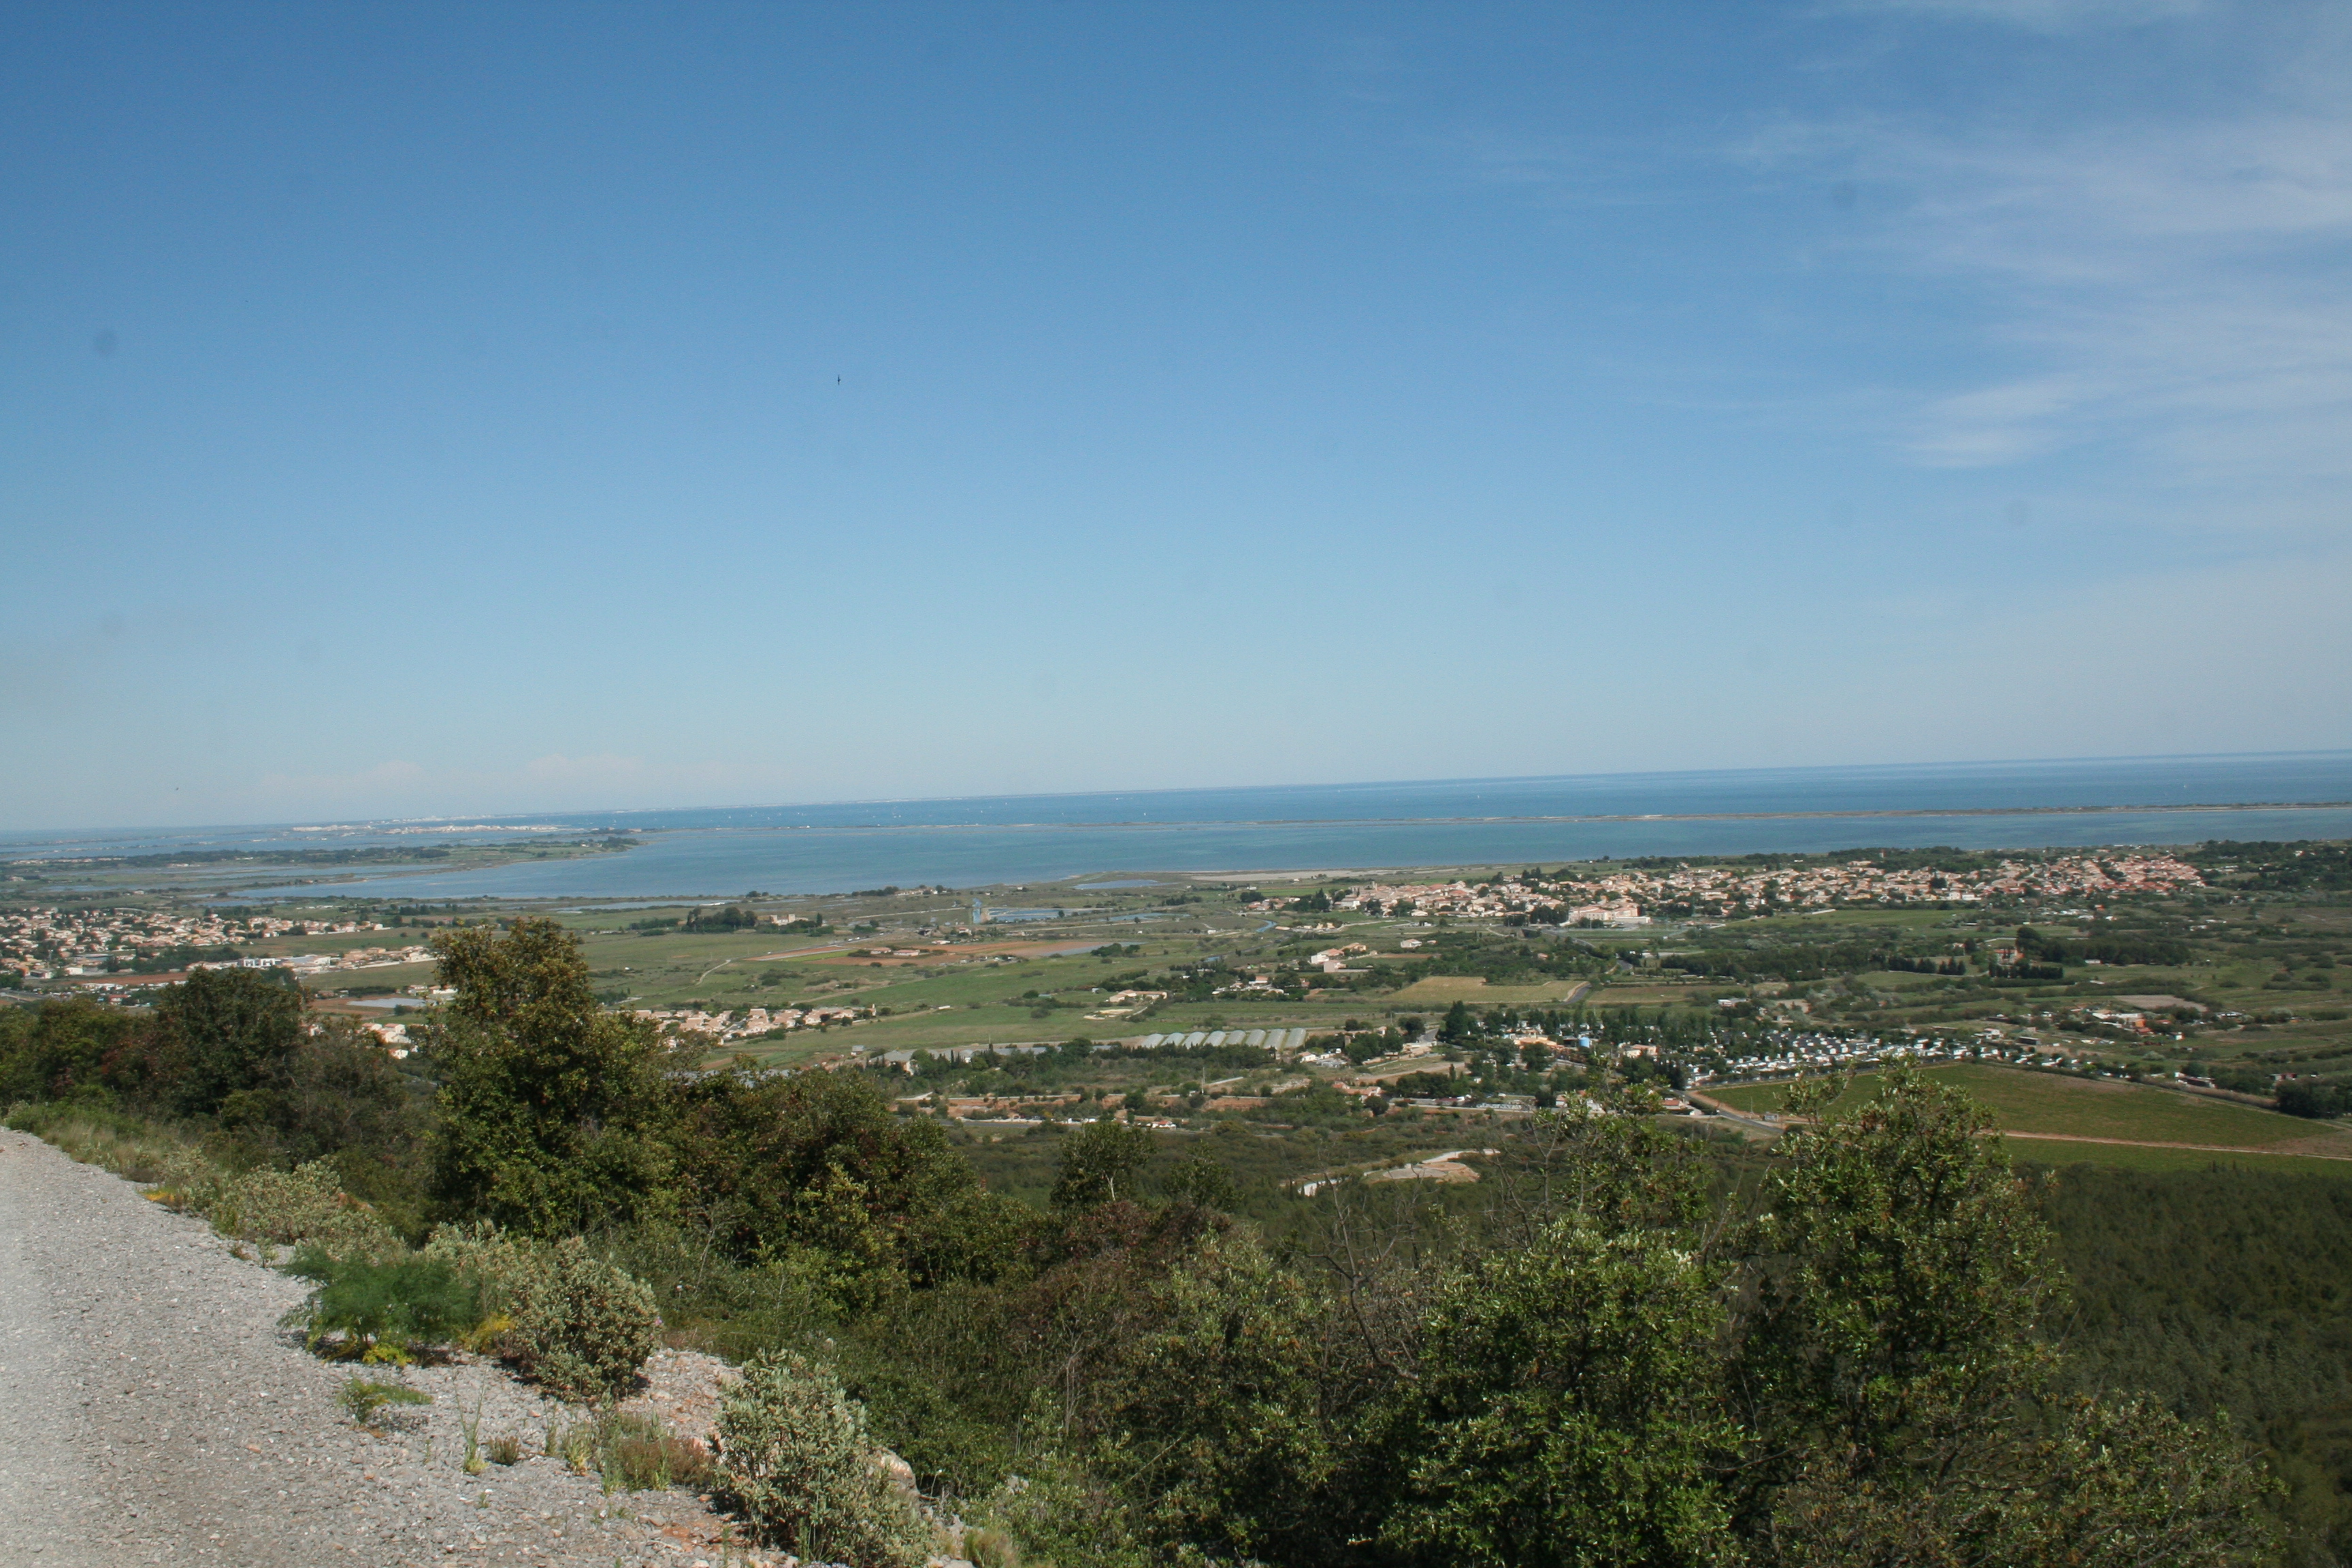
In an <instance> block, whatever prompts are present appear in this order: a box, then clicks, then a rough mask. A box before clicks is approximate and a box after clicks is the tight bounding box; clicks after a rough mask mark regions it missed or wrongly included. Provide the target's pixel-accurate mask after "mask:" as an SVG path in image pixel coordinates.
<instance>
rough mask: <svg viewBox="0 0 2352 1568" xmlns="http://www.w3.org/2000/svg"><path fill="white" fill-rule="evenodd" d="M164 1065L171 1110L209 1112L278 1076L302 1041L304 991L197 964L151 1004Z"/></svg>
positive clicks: (254, 974) (256, 974) (257, 975)
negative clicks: (199, 967)
mask: <svg viewBox="0 0 2352 1568" xmlns="http://www.w3.org/2000/svg"><path fill="white" fill-rule="evenodd" d="M155 1027H156V1032H157V1036H158V1045H159V1047H160V1050H159V1052H158V1056H159V1058H160V1060H161V1062H162V1063H163V1068H162V1071H163V1073H164V1074H165V1075H166V1077H167V1078H168V1079H169V1082H170V1085H171V1089H170V1092H171V1095H172V1098H173V1100H174V1102H175V1103H176V1105H177V1108H178V1109H179V1110H182V1111H184V1112H186V1113H187V1114H189V1115H194V1116H209V1115H211V1114H212V1113H213V1112H215V1111H216V1110H219V1109H220V1108H221V1105H222V1102H223V1101H225V1100H227V1099H228V1098H229V1097H230V1096H232V1095H236V1094H239V1093H244V1092H249V1091H253V1090H257V1089H268V1088H270V1087H272V1086H275V1085H276V1084H278V1083H279V1082H281V1081H282V1080H283V1079H285V1077H286V1075H287V1072H288V1069H289V1068H290V1066H291V1065H292V1062H293V1059H294V1055H295V1053H296V1052H297V1051H298V1050H299V1049H300V1048H301V1045H302V1030H303V1022H302V993H301V992H300V991H299V989H297V988H296V987H294V986H293V985H290V984H282V983H281V982H279V981H278V979H276V978H275V977H273V976H271V975H269V974H267V973H263V972H262V971H259V970H253V969H200V970H198V971H196V972H195V973H194V974H191V975H189V976H188V977H187V979H185V980H184V981H182V982H181V983H180V984H177V985H173V986H170V987H167V988H166V989H165V991H164V992H163V995H162V996H161V997H160V998H159V999H158V1000H157V1002H156V1004H155Z"/></svg>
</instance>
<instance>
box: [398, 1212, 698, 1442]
mask: <svg viewBox="0 0 2352 1568" xmlns="http://www.w3.org/2000/svg"><path fill="white" fill-rule="evenodd" d="M425 1255H426V1256H427V1257H428V1258H434V1259H436V1261H438V1262H440V1263H443V1264H445V1265H446V1266H448V1267H449V1268H452V1269H455V1270H456V1271H457V1272H459V1273H462V1274H470V1275H473V1276H474V1277H475V1278H477V1279H479V1280H481V1281H482V1285H483V1295H482V1302H481V1305H482V1309H483V1310H484V1311H485V1312H487V1313H488V1314H489V1319H488V1321H489V1322H490V1323H492V1324H499V1325H500V1326H499V1340H498V1342H497V1348H498V1350H499V1353H500V1354H502V1355H504V1356H505V1357H506V1358H507V1359H508V1360H509V1361H511V1362H513V1363H515V1364H516V1365H517V1366H519V1367H520V1368H521V1369H522V1370H523V1371H524V1372H525V1373H529V1374H530V1376H531V1377H532V1378H533V1379H534V1380H536V1381H537V1382H538V1383H540V1384H541V1385H542V1386H544V1387H546V1388H547V1389H548V1390H550V1391H551V1392H552V1393H554V1394H561V1395H562V1397H564V1398H566V1399H574V1400H583V1401H589V1402H595V1401H602V1400H606V1399H610V1398H613V1397H614V1396H615V1395H618V1394H622V1393H625V1391H626V1390H627V1389H628V1388H629V1386H630V1385H631V1384H634V1383H635V1381H636V1377H637V1373H638V1371H639V1369H641V1368H642V1367H643V1366H644V1365H645V1364H646V1357H647V1356H649V1355H651V1354H653V1352H654V1349H655V1347H656V1345H657V1344H658V1343H659V1342H660V1341H659V1335H660V1333H661V1326H662V1325H661V1314H660V1313H659V1312H657V1311H656V1310H654V1294H653V1291H652V1289H650V1288H649V1287H648V1286H647V1285H646V1283H645V1282H644V1281H643V1280H641V1279H634V1278H632V1277H631V1276H630V1275H629V1274H628V1273H626V1272H625V1271H624V1270H623V1269H621V1268H618V1267H616V1266H614V1264H612V1263H609V1262H607V1261H605V1260H604V1258H598V1257H597V1256H596V1255H595V1254H594V1253H593V1252H591V1251H590V1250H589V1249H588V1244H587V1243H586V1242H584V1241H583V1240H581V1239H580V1238H579V1237H571V1238H569V1239H567V1240H564V1241H560V1242H556V1243H554V1244H553V1245H550V1244H548V1243H546V1242H539V1241H531V1240H528V1239H526V1238H523V1237H515V1236H511V1235H509V1234H507V1233H505V1232H503V1231H500V1230H499V1228H498V1227H497V1226H490V1225H478V1226H443V1227H442V1228H441V1229H440V1230H437V1231H436V1232H435V1233H434V1235H433V1239H432V1240H431V1241H429V1242H428V1243H426V1244H425ZM501 1320H503V1323H500V1321H501Z"/></svg>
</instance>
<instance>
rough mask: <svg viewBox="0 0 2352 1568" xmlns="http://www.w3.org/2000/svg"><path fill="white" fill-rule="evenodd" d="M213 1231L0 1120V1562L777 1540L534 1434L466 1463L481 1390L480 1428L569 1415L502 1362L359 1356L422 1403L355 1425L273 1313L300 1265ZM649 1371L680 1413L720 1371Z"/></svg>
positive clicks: (323, 1374)
mask: <svg viewBox="0 0 2352 1568" xmlns="http://www.w3.org/2000/svg"><path fill="white" fill-rule="evenodd" d="M229 1248H230V1244H229V1243H228V1242H227V1241H226V1240H225V1239H223V1238H222V1237H218V1236H216V1235H215V1234H214V1232H213V1231H212V1229H211V1228H210V1227H209V1226H206V1225H205V1223H204V1222H203V1221H201V1220H199V1219H195V1218H193V1217H190V1216H187V1215H177V1214H173V1213H172V1212H170V1211H169V1210H166V1209H164V1208H163V1207H161V1206H159V1205H155V1204H152V1203H149V1202H147V1201H146V1200H145V1199H144V1198H143V1197H142V1195H141V1189H139V1188H138V1187H136V1186H133V1185H132V1184H131V1183H129V1182H126V1181H123V1180H121V1179H120V1178H118V1177H116V1176H113V1175H111V1174H110V1173H107V1172H105V1171H102V1170H100V1169H98V1168H97V1167H95V1166H89V1165H81V1164H77V1163H74V1162H73V1161H71V1160H69V1159H68V1158H67V1157H66V1156H65V1155H63V1154H62V1153H59V1152H58V1151H57V1150H55V1149H52V1148H50V1147H49V1146H48V1145H47V1144H46V1143H43V1142H40V1141H39V1140H37V1139H35V1138H32V1137H29V1136H27V1135H26V1134H24V1133H21V1132H15V1131H7V1130H5V1129H0V1393H5V1397H0V1564H5V1565H6V1568H27V1565H33V1568H42V1565H50V1564H55V1565H58V1568H120V1565H127V1564H146V1563H171V1564H183V1563H197V1564H200V1563H222V1564H228V1565H231V1568H315V1565H321V1564H368V1565H370V1568H376V1565H383V1568H400V1565H414V1564H422V1563H540V1564H546V1565H547V1568H613V1565H614V1564H615V1563H619V1564H624V1565H628V1568H637V1565H658V1568H689V1565H691V1564H694V1563H708V1564H710V1565H711V1568H719V1564H721V1563H747V1562H751V1563H757V1562H762V1561H776V1562H788V1561H789V1559H782V1558H769V1557H768V1556H767V1554H765V1553H762V1554H760V1556H758V1557H748V1556H747V1555H746V1554H745V1553H744V1552H742V1551H741V1549H740V1548H739V1547H734V1546H731V1545H730V1544H729V1543H728V1542H727V1540H726V1538H725V1536H724V1534H723V1530H724V1526H725V1522H726V1521H724V1520H723V1519H722V1518H721V1516H719V1514H718V1513H717V1512H715V1511H714V1510H712V1509H711V1508H710V1507H709V1505H708V1504H707V1503H706V1502H704V1501H703V1500H700V1499H698V1498H695V1497H691V1496H688V1495H685V1494H683V1493H678V1492H637V1493H616V1494H614V1496H612V1497H609V1498H608V1497H605V1496H604V1495H603V1493H602V1490H601V1488H600V1486H599V1484H598V1482H597V1480H596V1479H595V1478H594V1477H593V1476H577V1475H573V1474H572V1473H571V1472H570V1471H569V1470H567V1469H565V1468H563V1467H562V1465H560V1464H558V1463H556V1462H555V1461H553V1460H551V1459H548V1458H543V1457H534V1458H527V1459H525V1460H524V1462H522V1463H521V1464H519V1465H516V1466H513V1467H511V1468H508V1467H502V1466H498V1465H491V1466H489V1467H488V1468H487V1469H486V1470H485V1471H484V1472H483V1473H482V1474H481V1475H479V1476H468V1475H467V1473H466V1472H465V1470H464V1468H463V1461H464V1458H465V1434H464V1430H463V1425H464V1422H465V1421H467V1420H469V1419H476V1412H477V1411H478V1412H479V1415H478V1428H477V1430H478V1435H479V1436H480V1437H481V1438H482V1440H483V1441H485V1442H487V1441H488V1439H489V1438H490V1437H491V1436H496V1435H499V1434H501V1433H512V1434H514V1435H515V1436H519V1437H520V1438H522V1439H523V1447H524V1449H525V1451H526V1452H527V1453H530V1454H532V1455H534V1456H537V1455H539V1454H540V1453H541V1447H542V1444H543V1441H544V1435H545V1433H546V1430H547V1426H548V1422H549V1420H550V1419H551V1417H552V1418H554V1419H558V1420H568V1419H577V1418H578V1417H579V1415H580V1413H579V1412H576V1411H566V1410H564V1409H562V1407H561V1406H559V1405H555V1404H554V1403H553V1402H552V1401H550V1400H548V1399H546V1398H545V1397H544V1396H542V1395H541V1394H539V1393H538V1392H537V1391H536V1390H533V1389H531V1388H529V1387H527V1386H525V1385H523V1384H520V1383H518V1382H517V1381H516V1380H515V1379H514V1378H512V1377H511V1376H509V1374H507V1373H505V1372H503V1371H502V1370H500V1369H499V1368H498V1367H496V1366H495V1365H491V1364H488V1363H481V1362H478V1361H472V1360H467V1361H464V1362H461V1363H459V1364H456V1365H451V1366H446V1367H432V1368H416V1369H412V1370H410V1371H409V1372H408V1373H405V1374H392V1373H378V1374H374V1375H405V1377H406V1378H407V1380H408V1381H410V1382H411V1383H413V1384H415V1385H416V1386H417V1387H419V1388H421V1389H424V1390H425V1391H426V1392H429V1393H430V1394H433V1396H434V1403H433V1404H432V1405H430V1406H429V1407H426V1408H425V1409H422V1410H419V1411H416V1412H415V1415H414V1416H413V1417H412V1418H410V1419H408V1420H407V1421H406V1422H404V1426H402V1428H400V1429H396V1430H394V1431H391V1432H388V1433H384V1434H377V1433H373V1432H369V1431H365V1430H362V1429H361V1428H359V1427H356V1426H352V1424H351V1423H350V1422H349V1421H348V1420H346V1419H345V1418H344V1417H343V1415H342V1414H341V1411H340V1410H339V1409H338V1408H337V1406H336V1405H335V1402H334V1394H335V1390H336V1389H337V1387H338V1386H339V1385H340V1384H341V1383H342V1381H343V1379H344V1378H345V1377H347V1376H348V1375H350V1373H349V1371H348V1369H345V1368H341V1367H336V1366H331V1365H329V1364H327V1363H322V1362H320V1361H318V1360H317V1359H315V1358H313V1357H311V1356H310V1355H308V1354H306V1353H305V1352H303V1350H302V1349H301V1346H300V1343H299V1339H298V1338H297V1337H296V1336H294V1335H293V1334H291V1333H289V1331H286V1330H284V1329H281V1328H280V1327H279V1326H278V1320H279V1319H280V1318H281V1317H282V1316H283V1315H284V1314H285V1313H286V1311H287V1310H288V1309H289V1308H291V1307H292V1306H294V1305H295V1304H296V1303H297V1302H299V1300H301V1299H302V1296H303V1293H304V1290H305V1287H304V1285H303V1284H302V1283H301V1282H300V1281H299V1280H295V1279H289V1278H287V1277H286V1276H284V1275H282V1274H278V1273H277V1272H275V1271H273V1270H271V1269H268V1268H263V1267H261V1266H260V1265H259V1264H257V1263H254V1262H248V1261H246V1260H244V1259H241V1258H236V1257H235V1256H233V1255H232V1254H231V1252H230V1250H229ZM708 1359H709V1358H698V1360H708ZM659 1371H660V1373H661V1376H660V1377H659V1378H657V1380H656V1384H655V1386H654V1388H653V1389H650V1390H648V1391H647V1392H648V1394H653V1395H655V1396H656V1397H655V1398H654V1399H652V1400H649V1401H648V1403H652V1404H660V1403H669V1404H677V1405H681V1406H682V1407H683V1408H682V1411H681V1413H682V1414H687V1415H688V1416H689V1419H691V1418H692V1415H693V1407H694V1406H696V1405H699V1404H701V1403H702V1401H704V1400H707V1399H708V1398H709V1391H712V1390H715V1385H716V1383H717V1377H716V1374H715V1372H714V1370H713V1369H712V1368H710V1367H705V1366H702V1365H700V1364H698V1362H688V1363H679V1364H673V1363H667V1362H666V1363H664V1364H663V1365H662V1366H661V1368H660V1369H659ZM664 1396H667V1397H664Z"/></svg>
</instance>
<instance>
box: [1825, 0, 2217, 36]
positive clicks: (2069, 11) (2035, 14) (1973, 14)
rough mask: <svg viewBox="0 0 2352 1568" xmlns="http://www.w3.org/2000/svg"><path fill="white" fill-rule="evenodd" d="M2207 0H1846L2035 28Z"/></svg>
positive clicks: (2087, 23) (2072, 26) (2117, 20)
mask: <svg viewBox="0 0 2352 1568" xmlns="http://www.w3.org/2000/svg"><path fill="white" fill-rule="evenodd" d="M2204 8H2205V6H2204V4H2203V0H1846V3H1845V4H1843V5H1838V6H1837V7H1836V9H1838V10H1841V11H1878V12H1895V13H1897V14H1901V15H1906V16H1934V17H1938V18H1942V19H1945V20H1948V21H1956V22H1991V23H1997V24H2000V25H2002V26H2011V27H2022V28H2025V29H2026V30H2028V31H2029V32H2035V33H2077V32H2084V31H2087V30H2089V29H2091V28H2094V27H2116V26H2146V25H2147V24H2148V23H2151V22H2168V21H2173V20H2176V19H2178V18H2179V17H2182V16H2193V15H2195V14H2196V13H2197V12H2199V11H2201V10H2203V9H2204Z"/></svg>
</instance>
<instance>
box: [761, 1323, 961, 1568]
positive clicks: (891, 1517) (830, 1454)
mask: <svg viewBox="0 0 2352 1568" xmlns="http://www.w3.org/2000/svg"><path fill="white" fill-rule="evenodd" d="M719 1484H720V1486H721V1488H722V1489H723V1490H724V1491H725V1492H726V1493H727V1495H728V1496H729V1497H730V1498H731V1499H732V1500H733V1501H734V1503H735V1506H736V1507H738V1508H739V1509H740V1510H742V1512H743V1514H744V1516H745V1517H746V1518H747V1519H749V1520H750V1521H751V1527H752V1529H753V1530H754V1531H757V1532H758V1533H759V1535H760V1537H761V1539H762V1540H764V1541H766V1542H769V1543H770V1544H771V1545H775V1546H781V1547H782V1548H783V1549H784V1550H786V1551H788V1552H793V1553H795V1554H797V1555H799V1556H801V1557H803V1558H817V1559H820V1560H822V1561H824V1562H828V1563H847V1564H849V1565H850V1568H913V1565H914V1564H917V1563H921V1562H922V1561H923V1559H924V1557H925V1555H926V1553H925V1551H924V1547H923V1545H922V1544H921V1533H922V1532H921V1526H920V1523H919V1520H918V1519H917V1517H916V1514H915V1510H914V1508H913V1507H912V1505H911V1504H910V1503H909V1502H908V1499H907V1498H906V1496H905V1495H904V1494H902V1493H901V1492H899V1491H898V1489H897V1488H896V1487H894V1486H893V1485H892V1484H891V1482H890V1479H889V1478H888V1476H887V1474H886V1472H885V1471H884V1469H883V1468H882V1465H881V1462H880V1459H879V1456H878V1455H877V1452H876V1445H875V1443H874V1441H873V1439H872V1438H871V1437H870V1436H868V1435H867V1432H866V1407H865V1406H864V1405H860V1404H858V1403H857V1402H856V1400H854V1399H852V1398H850V1397H849V1396H848V1394H845V1393H844V1392H843V1391H842V1387H841V1384H840V1381H839V1380H838V1379H836V1378H835V1376H834V1375H833V1373H832V1372H831V1371H829V1370H828V1369H826V1368H824V1367H822V1366H818V1365H816V1364H814V1363H811V1362H809V1361H807V1360H806V1359H804V1358H803V1357H802V1356H800V1355H798V1354H796V1353H794V1352H791V1351H781V1350H780V1351H766V1352H761V1354H760V1355H758V1356H755V1357H753V1358H752V1360H751V1362H750V1363H748V1364H746V1365H745V1367H744V1368H743V1373H742V1376H741V1378H740V1381H738V1382H737V1383H735V1384H732V1385H730V1387H729V1388H728V1389H727V1390H726V1392H725V1393H724V1394H722V1395H721V1396H720V1400H719Z"/></svg>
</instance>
